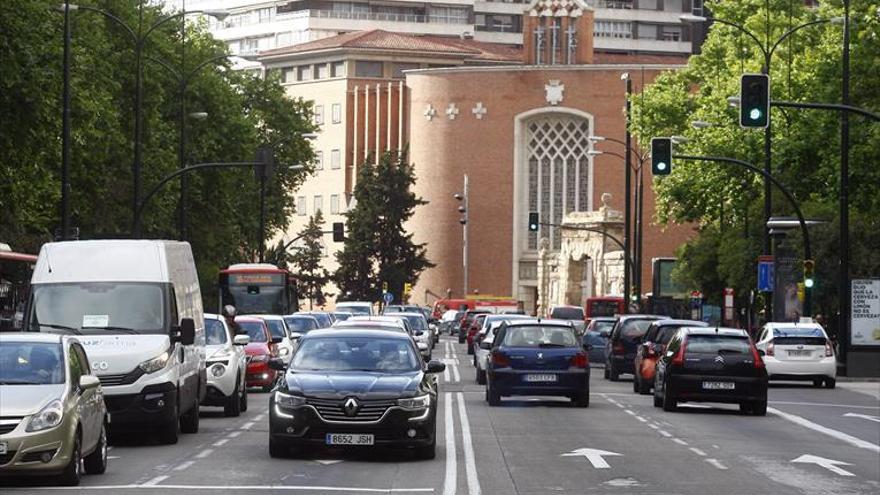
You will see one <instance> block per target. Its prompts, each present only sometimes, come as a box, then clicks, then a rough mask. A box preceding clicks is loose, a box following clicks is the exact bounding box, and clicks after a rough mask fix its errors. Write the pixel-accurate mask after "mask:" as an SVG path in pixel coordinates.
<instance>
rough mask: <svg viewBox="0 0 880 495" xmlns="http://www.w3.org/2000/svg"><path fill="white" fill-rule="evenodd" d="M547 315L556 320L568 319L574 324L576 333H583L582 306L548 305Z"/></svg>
mask: <svg viewBox="0 0 880 495" xmlns="http://www.w3.org/2000/svg"><path fill="white" fill-rule="evenodd" d="M547 317H548V318H553V319H556V320H568V321H570V322H572V324H574V327H575V329H577V331H578V333H580V334H583V333H584V327H585V326H586V322H585V321H584V308H582V307H580V306H566V305H559V306H550V311H549V313H548V314H547Z"/></svg>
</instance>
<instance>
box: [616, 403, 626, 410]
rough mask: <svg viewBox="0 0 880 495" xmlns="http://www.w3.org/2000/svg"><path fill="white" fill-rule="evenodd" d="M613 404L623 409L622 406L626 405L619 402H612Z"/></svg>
mask: <svg viewBox="0 0 880 495" xmlns="http://www.w3.org/2000/svg"><path fill="white" fill-rule="evenodd" d="M614 405H615V406H617V407H619V408H621V409H623V408H624V407H626V406H624V405H623V404H620V403H617V404H614Z"/></svg>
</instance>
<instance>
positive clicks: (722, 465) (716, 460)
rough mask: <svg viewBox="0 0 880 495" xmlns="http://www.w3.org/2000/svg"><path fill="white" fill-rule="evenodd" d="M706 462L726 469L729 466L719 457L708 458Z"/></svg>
mask: <svg viewBox="0 0 880 495" xmlns="http://www.w3.org/2000/svg"><path fill="white" fill-rule="evenodd" d="M706 462H708V463H709V464H711V465H713V466H715V467H717V468H718V469H724V470H726V469H727V466H725V465H724V464H721V461H719V460H718V459H706Z"/></svg>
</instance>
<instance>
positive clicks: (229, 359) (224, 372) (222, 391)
mask: <svg viewBox="0 0 880 495" xmlns="http://www.w3.org/2000/svg"><path fill="white" fill-rule="evenodd" d="M250 341H251V338H250V337H249V336H247V335H235V336H233V335H232V331H231V330H230V329H229V326H228V325H227V324H226V320H225V319H224V318H223V317H222V316H220V315H214V314H209V313H208V314H205V355H206V357H207V359H206V361H205V362H206V368H207V370H208V393H207V394H205V398H204V399H203V400H202V405H205V406H223V413H224V414H225V415H226V416H238V415H240V414H241V413H242V412H243V411H247V405H248V398H247V386H246V385H245V377H246V376H247V355H246V354H245V352H244V348H245V346H247V345H248V343H250Z"/></svg>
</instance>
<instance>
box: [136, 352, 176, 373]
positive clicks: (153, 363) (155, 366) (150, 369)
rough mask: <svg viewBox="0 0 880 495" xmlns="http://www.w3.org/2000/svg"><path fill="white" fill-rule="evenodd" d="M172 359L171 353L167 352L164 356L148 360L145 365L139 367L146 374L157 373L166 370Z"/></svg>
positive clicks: (160, 355)
mask: <svg viewBox="0 0 880 495" xmlns="http://www.w3.org/2000/svg"><path fill="white" fill-rule="evenodd" d="M170 357H171V352H170V351H165V352H163V353H162V354H159V355H158V356H156V357H154V358H153V359H148V360H146V361H144V362H143V363H141V364H139V365H138V367H139V368H140V369H142V370H143V371H144V373H146V374H148V375H149V374H150V373H155V372H157V371H159V370H161V369H164V368H165V366H166V365H167V364H168V361H169V360H170V359H169V358H170Z"/></svg>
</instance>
